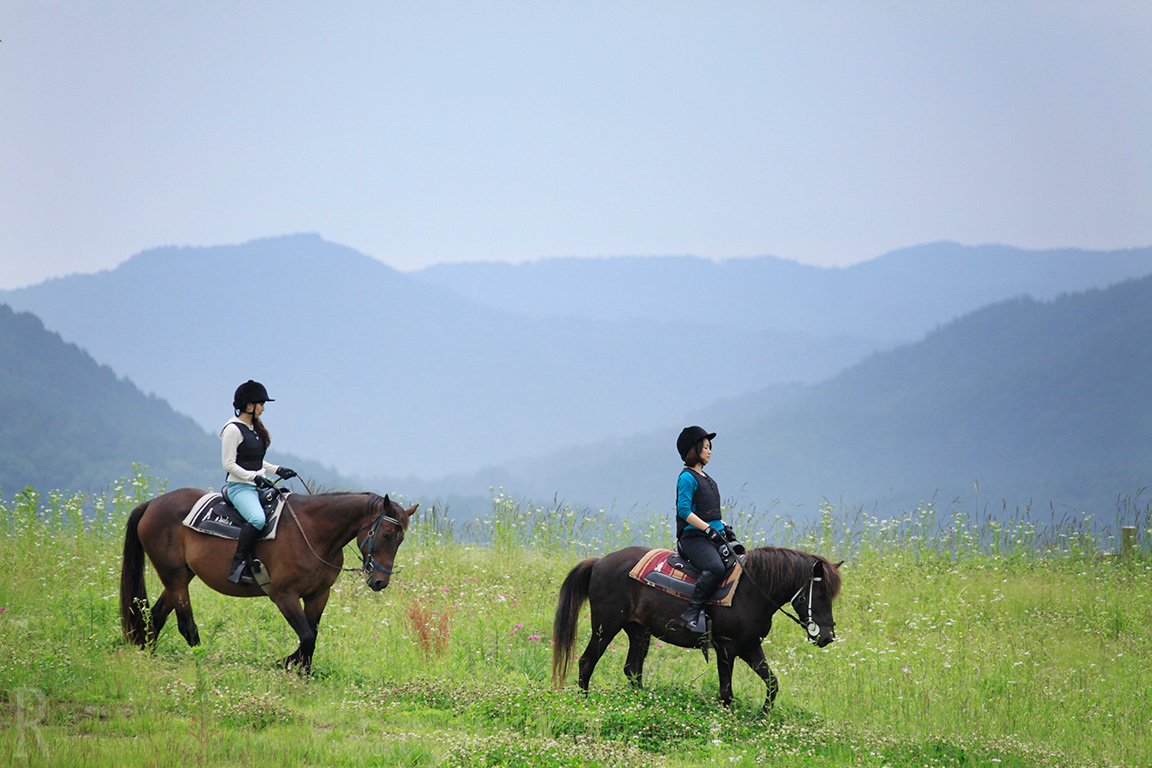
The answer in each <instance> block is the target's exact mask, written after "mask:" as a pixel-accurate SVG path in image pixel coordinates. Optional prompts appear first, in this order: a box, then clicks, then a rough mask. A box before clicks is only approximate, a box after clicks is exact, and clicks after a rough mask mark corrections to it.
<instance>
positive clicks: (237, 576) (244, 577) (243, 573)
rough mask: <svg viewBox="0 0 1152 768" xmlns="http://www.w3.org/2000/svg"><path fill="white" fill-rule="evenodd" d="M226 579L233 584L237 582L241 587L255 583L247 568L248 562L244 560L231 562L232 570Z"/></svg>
mask: <svg viewBox="0 0 1152 768" xmlns="http://www.w3.org/2000/svg"><path fill="white" fill-rule="evenodd" d="M228 581H230V582H232V583H233V584H239V585H240V586H242V587H246V586H248V585H250V584H255V583H256V581H255V580H254V579H253V578H252V573H251V569H249V568H248V563H246V562H240V563H233V564H232V572H231V573H229V574H228Z"/></svg>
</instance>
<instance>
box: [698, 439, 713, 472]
mask: <svg viewBox="0 0 1152 768" xmlns="http://www.w3.org/2000/svg"><path fill="white" fill-rule="evenodd" d="M711 458H712V441H711V440H709V439H708V438H704V443H703V445H701V446H700V466H704V465H705V464H707V463H708V461H709V460H710V459H711Z"/></svg>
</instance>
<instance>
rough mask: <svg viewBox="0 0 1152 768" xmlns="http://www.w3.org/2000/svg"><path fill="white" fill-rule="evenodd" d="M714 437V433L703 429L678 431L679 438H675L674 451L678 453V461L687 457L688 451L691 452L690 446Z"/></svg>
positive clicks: (687, 428)
mask: <svg viewBox="0 0 1152 768" xmlns="http://www.w3.org/2000/svg"><path fill="white" fill-rule="evenodd" d="M714 437H716V433H715V432H709V431H708V430H706V429H704V427H684V429H682V430H681V431H680V437H678V438H676V450H677V451H679V452H680V460H681V461H683V460H684V459H686V458H687V457H688V451H690V450H692V446H694V445H696V444H697V443H699V442H700V441H701V440H703V439H704V438H708V439H709V440H711V439H712V438H714Z"/></svg>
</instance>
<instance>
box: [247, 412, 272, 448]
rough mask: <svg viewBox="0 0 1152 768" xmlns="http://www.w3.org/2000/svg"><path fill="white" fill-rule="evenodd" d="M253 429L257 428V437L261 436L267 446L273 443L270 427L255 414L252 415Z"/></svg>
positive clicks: (261, 440)
mask: <svg viewBox="0 0 1152 768" xmlns="http://www.w3.org/2000/svg"><path fill="white" fill-rule="evenodd" d="M252 429H253V430H255V432H256V437H258V438H260V442H262V443H264V447H265V448H267V447H268V446H269V445H271V444H272V437H271V435H269V434H268V428H267V427H265V426H264V422H262V421H260V419H258V418H256V416H255V415H253V416H252Z"/></svg>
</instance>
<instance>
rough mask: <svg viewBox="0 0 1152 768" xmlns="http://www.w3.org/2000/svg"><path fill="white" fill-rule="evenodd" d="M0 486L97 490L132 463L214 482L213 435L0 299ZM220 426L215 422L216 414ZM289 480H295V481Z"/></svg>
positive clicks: (299, 465)
mask: <svg viewBox="0 0 1152 768" xmlns="http://www.w3.org/2000/svg"><path fill="white" fill-rule="evenodd" d="M0 414H3V417H2V418H0V493H2V494H3V496H5V497H11V495H12V494H14V493H16V492H18V491H21V490H23V489H24V488H26V487H28V486H34V487H35V488H36V489H37V491H39V492H40V493H42V494H43V493H47V492H48V491H53V490H60V491H73V492H74V491H81V492H99V491H103V490H104V489H106V488H108V487H109V486H110V485H111V484H112V483H114V482H116V481H117V480H120V479H122V478H128V479H130V478H132V477H133V464H142V465H145V466H146V467H147V473H148V474H149V475H151V476H152V477H153V478H155V479H157V480H162V481H166V482H167V485H168V488H169V490H172V489H175V488H180V487H185V486H191V487H199V488H207V487H214V488H216V489H219V488H220V486H221V485H222V484H223V481H224V470H223V469H222V468H221V465H220V441H219V439H218V438H217V437H215V436H214V435H210V434H208V433H207V432H205V431H204V430H203V429H202V428H201V427H200V426H199V425H197V424H196V423H195V422H194V421H192V419H190V418H188V417H187V416H183V415H181V414H179V413H176V412H175V411H173V410H172V408H171V407H170V406H169V405H168V403H167V402H165V401H164V400H162V399H160V398H158V397H155V396H148V395H145V394H143V393H142V392H140V390H138V389H137V388H136V387H135V386H134V385H133V384H132V383H131V382H130V381H128V380H127V379H122V378H118V377H117V376H116V374H115V373H114V372H113V371H112V369H111V368H109V367H108V366H106V365H99V364H98V363H96V361H94V360H93V359H92V358H91V356H89V355H88V353H87V352H85V351H84V350H82V349H80V348H78V347H77V346H76V345H74V344H68V343H65V342H64V341H63V340H62V339H61V338H60V336H59V335H58V334H55V333H51V332H49V331H47V330H45V329H44V325H43V324H42V323H41V322H40V320H39V318H37V317H35V316H34V315H31V314H28V313H26V312H13V311H12V309H11V308H10V307H7V306H4V305H0ZM221 425H223V421H222V422H221ZM272 453H273V455H272V456H271V457H270V458H271V459H272V460H273V461H276V462H277V463H282V464H285V465H288V466H291V467H292V468H293V469H296V470H297V471H299V472H300V473H301V475H302V476H304V477H306V478H311V479H312V480H316V481H318V482H320V483H321V484H322V485H324V486H326V487H329V488H348V487H351V485H350V481H348V480H347V479H346V478H342V477H340V476H339V475H337V474H336V473H334V472H332V471H331V470H329V469H327V468H325V467H323V466H321V465H319V464H317V463H316V462H314V461H309V460H305V459H300V458H298V457H295V456H293V455H292V454H290V453H285V452H282V451H277V450H276V448H275V442H274V444H273V450H272ZM297 487H299V486H297Z"/></svg>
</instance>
